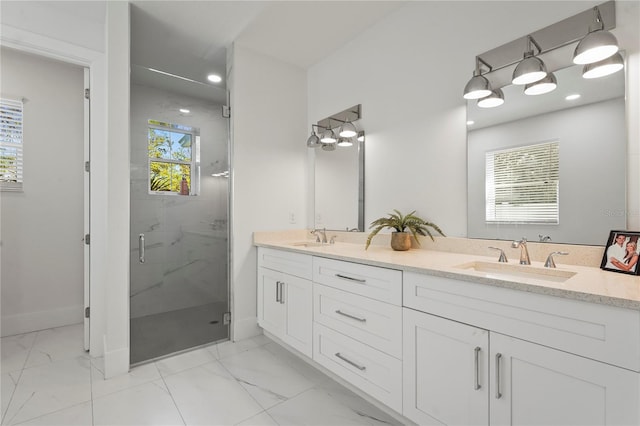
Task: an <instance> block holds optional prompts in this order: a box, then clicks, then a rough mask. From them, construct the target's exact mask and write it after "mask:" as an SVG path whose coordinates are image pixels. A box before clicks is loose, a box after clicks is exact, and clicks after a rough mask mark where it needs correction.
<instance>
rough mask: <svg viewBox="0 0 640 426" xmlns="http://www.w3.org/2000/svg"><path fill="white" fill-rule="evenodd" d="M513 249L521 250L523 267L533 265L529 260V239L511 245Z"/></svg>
mask: <svg viewBox="0 0 640 426" xmlns="http://www.w3.org/2000/svg"><path fill="white" fill-rule="evenodd" d="M511 247H513V248H518V247H519V248H520V264H521V265H531V260H529V250H527V239H526V238H524V237H522V239H521V240H520V241H514V242H513V243H511Z"/></svg>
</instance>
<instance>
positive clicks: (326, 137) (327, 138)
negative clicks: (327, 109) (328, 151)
mask: <svg viewBox="0 0 640 426" xmlns="http://www.w3.org/2000/svg"><path fill="white" fill-rule="evenodd" d="M320 142H322V143H325V144H334V143H336V142H338V140H337V139H336V134H335V133H333V130H331V129H327V130H325V131H324V132H323V133H322V137H321V138H320ZM323 148H324V147H323Z"/></svg>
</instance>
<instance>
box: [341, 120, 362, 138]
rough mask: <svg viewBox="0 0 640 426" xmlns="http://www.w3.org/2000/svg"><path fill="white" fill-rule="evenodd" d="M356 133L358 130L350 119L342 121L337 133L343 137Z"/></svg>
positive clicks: (352, 135) (349, 136)
mask: <svg viewBox="0 0 640 426" xmlns="http://www.w3.org/2000/svg"><path fill="white" fill-rule="evenodd" d="M357 134H358V132H357V131H356V126H355V125H354V124H353V123H352V122H350V121H347V122H346V123H344V124H343V125H342V127H340V132H339V133H338V135H339V136H342V137H343V138H352V137H354V136H355V135H357Z"/></svg>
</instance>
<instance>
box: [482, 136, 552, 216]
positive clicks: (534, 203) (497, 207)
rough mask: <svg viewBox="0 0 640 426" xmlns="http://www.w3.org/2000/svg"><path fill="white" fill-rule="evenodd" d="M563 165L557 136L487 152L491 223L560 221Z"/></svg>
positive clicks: (488, 206) (486, 162)
mask: <svg viewBox="0 0 640 426" xmlns="http://www.w3.org/2000/svg"><path fill="white" fill-rule="evenodd" d="M559 165H560V160H559V143H558V141H557V140H556V141H552V142H546V143H538V144H533V145H526V146H520V147H517V148H511V149H504V150H499V151H489V152H487V153H486V157H485V178H486V186H485V188H486V203H485V207H486V218H485V219H486V221H487V223H496V222H499V223H538V224H557V223H558V221H559V205H558V189H559V186H560V166H559Z"/></svg>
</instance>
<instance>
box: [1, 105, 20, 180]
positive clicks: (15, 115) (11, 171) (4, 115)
mask: <svg viewBox="0 0 640 426" xmlns="http://www.w3.org/2000/svg"><path fill="white" fill-rule="evenodd" d="M22 106H23V105H22V102H21V101H16V100H12V99H3V98H0V189H2V190H3V191H21V190H22V169H23V158H22V147H23V145H22V124H23V116H22V109H23V108H22Z"/></svg>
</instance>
